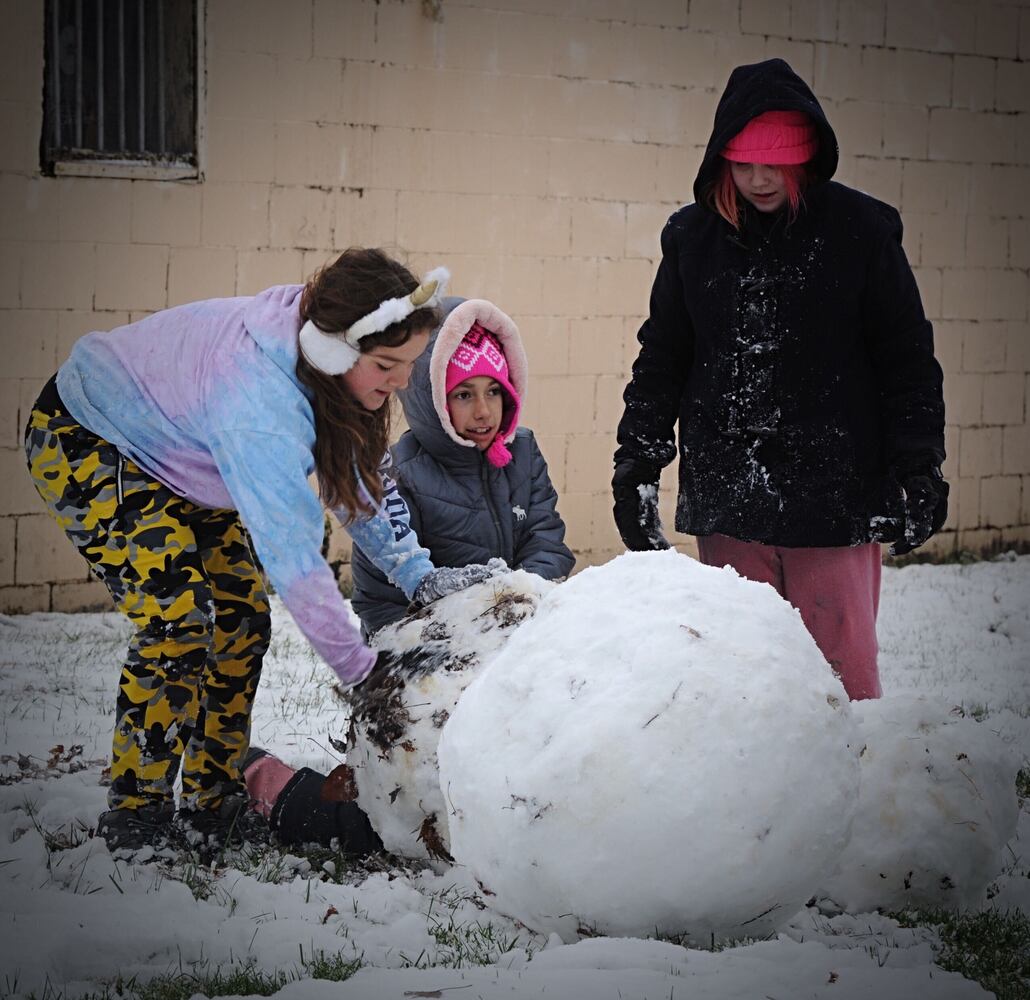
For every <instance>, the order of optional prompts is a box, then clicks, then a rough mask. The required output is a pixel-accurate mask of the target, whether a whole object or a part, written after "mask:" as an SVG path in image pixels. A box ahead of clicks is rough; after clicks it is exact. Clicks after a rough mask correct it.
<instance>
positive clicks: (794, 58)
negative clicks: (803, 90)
mask: <svg viewBox="0 0 1030 1000" xmlns="http://www.w3.org/2000/svg"><path fill="white" fill-rule="evenodd" d="M819 44H821V43H819V42H810V41H791V40H789V39H783V38H770V39H768V40H767V41H766V57H767V58H769V57H772V56H778V57H779V58H781V59H785V60H786V61H787V62H788V63H789V64H790V65H791V67H792V68H793V70H794V72H795V73H797V75H798V76H800V77H801V79H802V80H804V81H805V82H806V83H807V84H808V85H809V86H811V84H812V81H813V80H814V79H815V50H816V46H817V45H819Z"/></svg>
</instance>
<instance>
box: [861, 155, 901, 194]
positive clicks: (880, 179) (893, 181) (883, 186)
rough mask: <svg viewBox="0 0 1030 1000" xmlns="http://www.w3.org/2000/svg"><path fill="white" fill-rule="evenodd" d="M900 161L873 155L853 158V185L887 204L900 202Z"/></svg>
mask: <svg viewBox="0 0 1030 1000" xmlns="http://www.w3.org/2000/svg"><path fill="white" fill-rule="evenodd" d="M901 182H902V161H900V160H881V159H880V158H879V157H874V156H859V157H856V158H855V179H854V186H855V187H857V188H858V189H859V190H860V191H865V192H866V194H871V195H872V196H873V197H874V198H879V199H880V201H885V202H887V204H888V205H894V206H897V205H899V204H900V203H901Z"/></svg>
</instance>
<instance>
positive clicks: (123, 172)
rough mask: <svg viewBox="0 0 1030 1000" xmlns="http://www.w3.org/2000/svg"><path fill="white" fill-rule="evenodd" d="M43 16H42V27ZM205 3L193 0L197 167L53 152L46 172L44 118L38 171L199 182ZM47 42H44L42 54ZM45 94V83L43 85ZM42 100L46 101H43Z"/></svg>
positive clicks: (202, 156) (203, 127)
mask: <svg viewBox="0 0 1030 1000" xmlns="http://www.w3.org/2000/svg"><path fill="white" fill-rule="evenodd" d="M45 22H46V16H45V14H44V24H45ZM206 22H207V0H196V24H195V25H194V30H195V32H196V81H195V94H196V98H195V99H196V107H195V109H194V139H195V145H196V163H191V162H189V161H188V160H181V159H180V160H167V161H165V162H160V163H155V162H151V161H147V160H143V159H133V158H131V157H122V156H108V157H103V156H95V155H94V156H88V157H86V156H83V157H79V156H64V157H62V156H61V155H60V154H59V152H55V155H54V159H53V163H52V167H51V168H49V169H48V167H47V165H46V160H45V153H46V141H47V140H46V134H45V132H44V131H43V129H45V127H46V126H45V116H44V123H43V124H42V125H41V132H40V171H41V173H43V174H44V175H49V176H53V177H111V178H120V179H125V180H155V181H197V182H199V181H202V180H203V179H204V169H205V164H206V159H207V157H206V152H207V141H206V139H207V122H206V106H207V99H206V98H207V58H206V57H207V38H206V31H205V27H206ZM45 51H46V40H45V39H44V52H45ZM43 63H44V65H43V73H44V75H45V74H46V73H47V72H49V69H48V66H47V60H46V59H45V58H44V60H43ZM43 86H44V93H45V87H46V80H45V79H44V81H43ZM44 99H45V98H44Z"/></svg>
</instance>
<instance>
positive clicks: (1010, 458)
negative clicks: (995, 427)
mask: <svg viewBox="0 0 1030 1000" xmlns="http://www.w3.org/2000/svg"><path fill="white" fill-rule="evenodd" d="M1001 471H1002V472H1003V473H1005V475H1017V474H1018V475H1024V476H1030V425H1027V424H1024V423H1020V424H1016V425H1014V426H1011V427H1005V428H1003V429H1002V432H1001Z"/></svg>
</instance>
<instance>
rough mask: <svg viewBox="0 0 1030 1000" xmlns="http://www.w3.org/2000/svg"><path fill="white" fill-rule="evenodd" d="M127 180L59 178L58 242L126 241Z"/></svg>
mask: <svg viewBox="0 0 1030 1000" xmlns="http://www.w3.org/2000/svg"><path fill="white" fill-rule="evenodd" d="M131 183H132V182H131V181H126V180H116V179H113V178H106V177H105V178H94V177H62V178H60V183H59V186H58V189H57V191H58V193H57V202H58V220H59V222H58V234H59V236H60V238H61V240H62V241H65V242H78V243H128V242H129V217H130V209H131V204H132V201H131V197H130V187H131Z"/></svg>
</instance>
